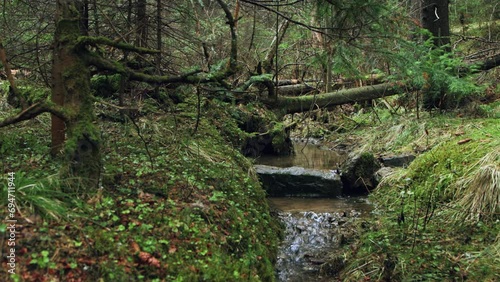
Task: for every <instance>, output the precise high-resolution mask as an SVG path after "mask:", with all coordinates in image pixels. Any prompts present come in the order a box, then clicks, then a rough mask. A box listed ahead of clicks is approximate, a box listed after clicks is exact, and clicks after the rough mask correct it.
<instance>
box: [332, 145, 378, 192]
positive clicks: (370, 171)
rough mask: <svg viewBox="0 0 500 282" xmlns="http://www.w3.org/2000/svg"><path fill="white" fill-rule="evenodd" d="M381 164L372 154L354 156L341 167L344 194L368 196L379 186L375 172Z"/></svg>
mask: <svg viewBox="0 0 500 282" xmlns="http://www.w3.org/2000/svg"><path fill="white" fill-rule="evenodd" d="M378 169H380V164H379V162H378V161H377V159H376V158H375V157H374V156H373V154H371V153H367V152H365V153H361V154H358V155H355V156H352V157H350V158H349V159H348V161H347V162H346V163H345V164H344V165H342V167H341V171H342V174H341V179H342V183H343V184H344V194H346V195H359V194H366V193H368V192H369V191H371V190H372V189H374V188H375V187H376V186H377V181H376V178H375V172H377V170H378Z"/></svg>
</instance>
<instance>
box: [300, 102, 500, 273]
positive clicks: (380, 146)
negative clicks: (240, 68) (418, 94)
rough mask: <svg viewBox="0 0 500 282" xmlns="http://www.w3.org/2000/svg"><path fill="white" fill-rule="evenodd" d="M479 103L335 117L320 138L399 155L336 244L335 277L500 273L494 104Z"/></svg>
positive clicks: (499, 135) (499, 136) (498, 140)
mask: <svg viewBox="0 0 500 282" xmlns="http://www.w3.org/2000/svg"><path fill="white" fill-rule="evenodd" d="M482 109H484V112H483V113H482V114H480V115H478V114H477V113H478V112H477V111H476V112H474V113H473V114H472V115H468V114H467V113H466V112H465V113H464V112H463V111H458V112H450V113H441V114H435V113H428V112H423V113H422V112H421V113H420V116H419V117H417V116H416V115H415V113H414V112H408V113H405V114H404V115H394V114H392V113H389V111H388V110H384V109H381V108H374V109H372V110H371V111H368V112H367V111H364V112H363V111H359V112H356V113H353V114H352V115H350V116H349V118H348V119H343V120H340V121H339V120H337V126H338V127H337V128H340V130H335V131H332V132H330V133H329V134H326V136H324V143H323V145H325V146H327V147H330V148H335V147H342V148H348V149H349V150H350V151H353V152H358V153H359V152H366V151H372V152H374V153H375V154H376V155H377V156H378V157H380V159H382V161H385V162H387V161H388V163H387V165H389V166H390V163H391V161H392V160H391V157H392V156H394V155H396V156H398V155H400V156H403V157H402V158H401V161H402V163H403V167H399V168H386V172H385V174H384V177H383V178H382V179H381V183H380V185H378V186H377V188H376V189H374V191H373V193H371V194H370V195H369V199H370V202H372V203H373V204H374V215H373V216H372V217H371V218H370V219H369V220H367V221H363V223H362V228H358V230H359V231H360V232H359V233H358V236H359V238H358V240H356V242H354V243H353V244H352V245H351V247H349V251H347V252H344V257H343V261H345V262H346V264H345V265H343V267H342V268H341V269H340V272H339V273H338V277H342V279H343V280H344V281H362V280H370V281H499V280H500V276H499V273H500V268H499V265H500V261H499V260H498V258H499V257H500V244H499V243H500V237H499V235H498V234H500V225H499V224H498V222H499V220H500V218H499V216H498V215H499V214H500V210H499V209H500V167H499V165H500V157H499V156H500V151H499V149H498V148H500V126H499V118H500V115H499V114H500V103H499V102H496V103H492V104H490V105H484V107H482ZM489 113H491V114H489ZM340 126H341V127H340ZM306 128H321V125H318V126H316V125H315V124H308V125H307V126H304V131H303V132H309V131H307V130H306ZM318 132H321V131H319V130H318ZM323 132H324V131H323ZM347 132H348V133H347ZM294 134H297V132H295V133H294ZM408 161H412V162H408Z"/></svg>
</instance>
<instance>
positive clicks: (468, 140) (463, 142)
mask: <svg viewBox="0 0 500 282" xmlns="http://www.w3.org/2000/svg"><path fill="white" fill-rule="evenodd" d="M471 140H472V139H471V138H466V139H462V140H460V141H458V142H457V144H458V145H462V144H465V143H467V142H470V141H471Z"/></svg>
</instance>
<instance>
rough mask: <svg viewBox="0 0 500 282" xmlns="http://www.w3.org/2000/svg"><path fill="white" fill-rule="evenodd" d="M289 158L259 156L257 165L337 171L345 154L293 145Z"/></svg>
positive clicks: (314, 145) (316, 147) (305, 145)
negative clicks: (292, 153) (292, 152)
mask: <svg viewBox="0 0 500 282" xmlns="http://www.w3.org/2000/svg"><path fill="white" fill-rule="evenodd" d="M293 149H294V152H295V154H294V155H290V156H261V157H259V158H258V159H257V160H256V163H257V164H262V165H270V166H277V167H292V166H300V167H304V168H314V169H337V168H338V167H339V165H340V164H342V163H343V162H344V161H345V160H346V158H347V154H346V153H345V152H339V151H332V150H328V149H326V148H323V147H321V146H320V145H316V144H304V143H294V144H293Z"/></svg>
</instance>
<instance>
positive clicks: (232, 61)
mask: <svg viewBox="0 0 500 282" xmlns="http://www.w3.org/2000/svg"><path fill="white" fill-rule="evenodd" d="M217 3H219V5H220V6H221V7H222V10H224V13H225V14H226V19H227V24H228V25H229V29H230V30H231V57H230V58H229V64H228V66H227V69H226V73H227V75H231V74H233V73H235V72H236V68H237V60H238V37H237V35H236V21H235V20H234V17H233V14H232V13H231V11H230V10H229V8H228V6H227V4H226V3H225V2H224V1H222V0H217Z"/></svg>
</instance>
